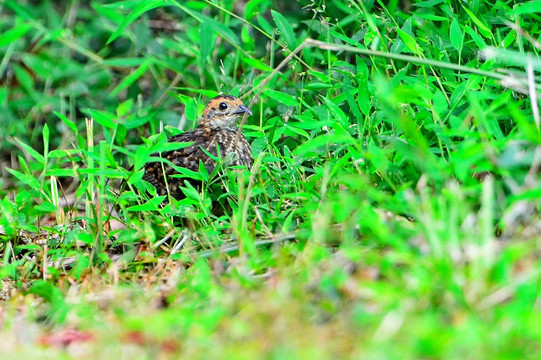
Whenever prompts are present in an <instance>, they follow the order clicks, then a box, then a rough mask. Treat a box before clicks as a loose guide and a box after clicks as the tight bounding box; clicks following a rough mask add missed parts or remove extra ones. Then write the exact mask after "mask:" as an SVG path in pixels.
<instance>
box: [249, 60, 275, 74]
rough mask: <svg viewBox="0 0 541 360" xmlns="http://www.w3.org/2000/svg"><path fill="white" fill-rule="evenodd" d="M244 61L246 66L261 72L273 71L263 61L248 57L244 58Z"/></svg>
mask: <svg viewBox="0 0 541 360" xmlns="http://www.w3.org/2000/svg"><path fill="white" fill-rule="evenodd" d="M242 61H244V62H245V63H246V64H248V65H250V66H251V67H253V68H255V69H258V70H261V71H269V72H271V71H272V68H271V67H270V66H268V65H267V64H265V63H264V62H263V61H261V60H259V59H251V58H248V57H242Z"/></svg>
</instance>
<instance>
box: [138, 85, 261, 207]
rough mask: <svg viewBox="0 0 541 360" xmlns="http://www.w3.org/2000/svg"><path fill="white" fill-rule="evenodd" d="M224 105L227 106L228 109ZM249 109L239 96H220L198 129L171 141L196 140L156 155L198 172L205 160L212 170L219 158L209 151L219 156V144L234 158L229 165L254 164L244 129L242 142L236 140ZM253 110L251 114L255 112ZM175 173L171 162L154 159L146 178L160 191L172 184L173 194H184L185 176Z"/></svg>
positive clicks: (223, 154) (223, 155)
mask: <svg viewBox="0 0 541 360" xmlns="http://www.w3.org/2000/svg"><path fill="white" fill-rule="evenodd" d="M224 107H226V108H225V109H224ZM245 112H249V110H248V109H247V108H246V107H245V106H244V105H243V104H242V102H241V101H240V100H239V99H237V98H235V97H233V96H229V95H221V96H218V97H216V98H214V99H212V100H211V101H210V102H209V103H208V105H207V106H206V107H205V110H204V111H203V116H202V118H201V121H200V123H199V125H198V126H197V127H196V128H195V129H194V130H192V131H188V132H185V133H182V134H179V135H175V136H173V137H171V138H170V139H169V141H170V142H189V143H193V144H192V145H190V146H188V147H185V148H182V149H178V150H172V151H167V152H163V153H162V154H161V155H159V154H155V155H154V156H161V157H162V158H165V159H167V160H169V161H171V163H173V164H174V165H175V166H178V167H183V168H186V169H189V170H191V171H195V172H198V171H199V161H202V162H203V165H204V166H205V168H206V169H207V171H208V172H209V173H211V172H212V171H213V170H214V167H215V166H216V161H215V160H214V159H212V157H210V156H208V155H207V154H206V153H205V151H206V152H208V153H209V154H211V155H212V156H214V157H218V148H219V151H220V157H221V158H222V159H224V158H228V159H231V160H230V161H229V163H228V164H226V165H228V166H235V165H245V166H246V167H248V168H251V167H252V164H253V158H252V151H251V147H250V144H249V143H248V141H247V140H246V138H245V137H244V135H243V134H242V133H240V135H239V137H238V142H237V143H235V139H236V138H237V132H238V128H237V127H236V122H237V121H238V119H240V118H241V117H242V115H243V114H244V113H245ZM249 113H250V114H251V112H249ZM203 149H204V150H205V151H203ZM164 170H165V172H164ZM174 174H178V172H177V171H176V170H175V169H173V167H171V166H170V165H169V164H166V163H161V162H151V163H148V164H146V165H145V174H144V176H143V179H144V180H146V181H148V182H149V183H151V184H152V185H153V186H154V187H156V190H157V192H158V194H160V195H165V194H167V186H169V191H170V193H171V195H173V196H174V197H175V198H182V197H184V195H183V193H182V191H181V190H180V189H179V186H183V185H184V184H183V183H182V182H181V181H182V179H180V178H176V177H171V175H174ZM166 179H167V182H166ZM166 184H167V185H166Z"/></svg>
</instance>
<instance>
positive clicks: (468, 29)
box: [465, 26, 487, 49]
mask: <svg viewBox="0 0 541 360" xmlns="http://www.w3.org/2000/svg"><path fill="white" fill-rule="evenodd" d="M465 29H466V32H467V33H468V34H470V36H471V37H472V39H473V41H474V42H475V45H477V47H478V48H480V49H484V48H486V47H487V43H486V42H485V40H483V38H482V37H481V36H479V34H478V33H476V32H475V30H474V29H472V28H471V27H469V26H466V27H465Z"/></svg>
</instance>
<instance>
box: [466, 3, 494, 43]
mask: <svg viewBox="0 0 541 360" xmlns="http://www.w3.org/2000/svg"><path fill="white" fill-rule="evenodd" d="M462 8H463V9H464V11H466V13H467V14H468V15H469V17H470V18H471V19H472V21H473V22H474V23H475V25H477V28H478V29H479V31H480V32H481V34H482V35H483V36H484V37H486V38H491V37H492V32H491V31H490V29H489V28H488V27H487V26H486V25H485V24H484V23H483V22H482V21H481V20H479V18H478V17H477V16H475V14H474V13H473V12H471V11H470V10H468V9H467V8H466V7H464V6H462Z"/></svg>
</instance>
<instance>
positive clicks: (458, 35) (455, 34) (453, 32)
mask: <svg viewBox="0 0 541 360" xmlns="http://www.w3.org/2000/svg"><path fill="white" fill-rule="evenodd" d="M449 37H450V38H451V44H453V46H454V47H455V49H457V50H458V52H462V46H463V45H464V34H463V33H462V29H460V25H459V24H458V21H457V19H456V18H454V19H453V22H452V23H451V28H450V30H449Z"/></svg>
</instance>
